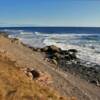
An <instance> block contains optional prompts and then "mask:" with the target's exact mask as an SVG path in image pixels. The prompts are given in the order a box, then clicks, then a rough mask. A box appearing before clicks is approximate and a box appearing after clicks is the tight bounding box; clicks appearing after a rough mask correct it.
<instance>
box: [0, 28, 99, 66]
mask: <svg viewBox="0 0 100 100" xmlns="http://www.w3.org/2000/svg"><path fill="white" fill-rule="evenodd" d="M0 31H3V32H7V33H9V37H10V38H18V39H19V40H21V41H22V42H23V43H25V44H27V45H30V46H33V47H38V48H42V47H44V46H48V45H55V46H57V47H60V48H61V49H63V50H67V49H72V48H73V49H77V50H78V53H77V57H78V58H79V59H82V60H83V61H85V62H86V63H87V65H88V64H90V63H92V64H98V65H100V28H99V27H8V28H7V27H2V28H0Z"/></svg>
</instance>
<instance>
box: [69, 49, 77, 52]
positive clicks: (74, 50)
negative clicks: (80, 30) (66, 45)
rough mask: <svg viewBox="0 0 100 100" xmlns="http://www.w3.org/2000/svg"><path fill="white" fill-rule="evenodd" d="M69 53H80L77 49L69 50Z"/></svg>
mask: <svg viewBox="0 0 100 100" xmlns="http://www.w3.org/2000/svg"><path fill="white" fill-rule="evenodd" d="M68 52H72V53H77V52H78V51H77V50H76V49H69V50H68Z"/></svg>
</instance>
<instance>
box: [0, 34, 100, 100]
mask: <svg viewBox="0 0 100 100" xmlns="http://www.w3.org/2000/svg"><path fill="white" fill-rule="evenodd" d="M4 34H5V33H2V35H0V100H100V96H99V93H100V88H99V83H100V80H99V78H100V77H99V75H100V74H99V66H96V67H91V66H90V67H87V66H84V65H82V63H81V61H80V59H78V58H77V55H76V54H77V52H78V51H77V50H75V49H69V50H61V49H60V48H58V47H55V46H53V45H52V46H46V47H44V48H34V47H30V46H28V45H25V44H23V43H22V42H21V41H19V40H18V39H9V38H8V37H7V36H5V35H4ZM60 69H61V70H60ZM78 76H79V77H80V78H79V77H78ZM84 79H85V80H87V81H88V82H87V81H85V80H84ZM90 83H94V84H95V85H97V86H98V87H97V86H95V85H94V84H93V85H92V84H90ZM7 98H8V99H7Z"/></svg>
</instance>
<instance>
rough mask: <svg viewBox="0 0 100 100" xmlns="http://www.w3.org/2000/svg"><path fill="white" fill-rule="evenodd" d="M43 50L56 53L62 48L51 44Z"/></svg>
mask: <svg viewBox="0 0 100 100" xmlns="http://www.w3.org/2000/svg"><path fill="white" fill-rule="evenodd" d="M41 51H43V52H48V53H55V52H60V51H61V49H60V48H58V47H56V46H54V45H51V46H46V47H44V48H42V49H41Z"/></svg>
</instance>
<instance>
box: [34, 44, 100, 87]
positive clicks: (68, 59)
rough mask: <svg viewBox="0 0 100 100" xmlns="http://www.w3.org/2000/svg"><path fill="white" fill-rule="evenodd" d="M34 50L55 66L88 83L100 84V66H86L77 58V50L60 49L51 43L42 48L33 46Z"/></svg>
mask: <svg viewBox="0 0 100 100" xmlns="http://www.w3.org/2000/svg"><path fill="white" fill-rule="evenodd" d="M33 50H35V51H39V52H42V53H45V59H47V60H48V61H49V62H51V63H54V64H55V65H56V66H57V68H60V69H63V70H64V71H68V72H70V73H71V74H73V75H77V76H80V78H82V79H85V80H87V81H88V82H90V83H93V84H95V85H96V86H100V66H99V65H95V66H91V65H89V66H86V65H85V64H83V63H82V60H80V59H79V58H77V55H76V54H77V52H78V51H77V50H76V49H69V50H61V49H60V48H58V47H56V46H54V45H51V46H46V47H44V48H41V49H39V48H33Z"/></svg>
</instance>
